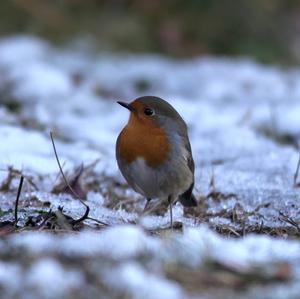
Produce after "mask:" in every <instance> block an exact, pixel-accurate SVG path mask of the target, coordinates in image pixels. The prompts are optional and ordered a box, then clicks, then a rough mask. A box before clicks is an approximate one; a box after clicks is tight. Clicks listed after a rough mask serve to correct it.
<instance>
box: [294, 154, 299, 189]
mask: <svg viewBox="0 0 300 299" xmlns="http://www.w3.org/2000/svg"><path fill="white" fill-rule="evenodd" d="M299 168H300V151H299V159H298V164H297V168H296V172H295V174H294V186H295V187H296V186H297V185H298V184H297V179H298V174H299Z"/></svg>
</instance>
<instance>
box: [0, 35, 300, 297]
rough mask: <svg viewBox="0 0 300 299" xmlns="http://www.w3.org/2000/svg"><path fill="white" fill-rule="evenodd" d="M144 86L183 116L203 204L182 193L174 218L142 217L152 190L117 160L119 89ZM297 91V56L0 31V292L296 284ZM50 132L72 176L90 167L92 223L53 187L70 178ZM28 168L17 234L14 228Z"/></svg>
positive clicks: (218, 291) (196, 292) (257, 292)
mask: <svg viewBox="0 0 300 299" xmlns="http://www.w3.org/2000/svg"><path fill="white" fill-rule="evenodd" d="M146 94H150V95H156V96H160V97H162V98H165V99H167V100H168V101H170V102H171V103H172V104H173V105H174V106H175V107H176V109H177V110H178V111H179V112H180V113H181V115H182V116H183V117H184V119H185V120H186V121H187V123H188V125H189V128H190V139H191V144H192V149H193V155H194V160H195V163H196V184H195V186H196V190H195V195H196V197H197V198H198V199H199V202H200V205H199V207H198V208H196V209H186V210H184V211H183V209H182V207H181V206H180V205H176V207H174V216H175V220H176V222H177V223H176V227H177V228H178V229H177V230H176V231H175V232H171V231H170V229H169V227H168V225H169V215H168V213H167V210H166V207H161V208H160V209H159V210H158V211H154V213H152V214H151V215H147V216H142V215H141V211H142V208H143V205H144V201H143V199H142V198H141V197H140V196H139V195H137V194H135V193H134V192H133V191H131V190H130V188H128V187H127V185H126V184H125V182H124V180H123V179H122V177H121V175H120V173H119V171H118V169H117V165H116V162H115V158H114V146H115V140H116V138H117V135H118V133H119V131H120V130H121V128H122V126H124V124H125V123H126V121H127V118H128V114H127V111H125V110H124V109H122V107H120V106H119V105H117V104H116V101H117V100H122V101H130V100H132V99H134V98H136V97H138V96H140V95H146ZM299 98H300V71H299V70H298V69H288V70H285V69H280V68H278V67H275V66H274V67H272V66H262V65H259V64H256V63H254V62H252V61H248V60H231V59H221V58H218V59H217V58H201V59H194V60H186V61H173V60H170V59H166V58H163V57H159V56H131V55H109V54H105V53H102V54H101V55H100V54H97V53H94V52H93V51H92V50H89V49H86V48H83V47H82V46H80V45H76V46H73V47H70V48H66V49H56V48H54V47H52V46H51V45H48V44H47V43H46V42H44V41H41V40H38V39H36V38H34V37H13V38H9V39H4V40H2V41H0V104H1V106H0V140H1V142H0V156H1V159H0V169H1V171H0V199H1V201H0V235H7V236H6V238H5V239H3V241H1V242H0V257H1V262H0V291H1V292H2V291H3V292H4V294H6V298H16V297H21V296H23V297H24V298H33V297H34V296H35V297H34V298H77V297H78V298H99V296H100V295H99V294H101V295H102V297H103V298H125V297H126V296H127V297H126V298H238V297H239V296H244V298H259V297H262V294H263V295H264V297H263V298H274V294H275V292H276V296H277V297H276V298H298V297H297V296H298V294H299V291H300V276H299V273H300V264H299V263H300V254H299V252H300V250H299V249H300V248H299V246H300V243H299V242H298V239H299V231H300V229H299V228H298V222H299V221H300V216H299V215H300V214H299V210H300V201H299V199H300V189H299V188H296V187H294V182H293V176H294V173H295V170H296V166H297V161H298V156H299V153H298V151H299V150H298V148H299V142H300V100H299ZM50 131H53V132H54V136H55V140H56V147H57V150H58V154H59V157H60V160H61V162H62V163H63V168H64V171H65V172H66V174H67V176H68V177H69V179H70V180H71V181H72V178H73V177H74V176H76V173H78V169H79V168H80V165H81V164H83V165H84V166H83V171H82V174H81V176H80V189H82V190H81V191H82V193H83V195H86V201H85V202H86V203H87V204H88V205H89V207H90V209H91V210H90V214H89V216H90V217H91V218H94V219H97V220H98V222H96V221H95V220H92V219H86V220H85V221H84V223H81V222H80V221H79V222H77V223H76V225H75V222H74V219H75V220H76V219H79V218H80V217H81V216H82V215H83V214H84V211H85V207H84V205H82V204H81V203H80V202H79V201H78V200H76V199H72V197H71V196H70V195H66V194H62V193H60V194H56V193H57V192H59V191H62V190H63V187H62V185H61V183H62V181H61V178H60V175H59V171H58V167H57V164H56V161H55V156H54V154H53V149H52V146H51V141H50V138H49V132H50ZM20 173H22V174H23V175H24V176H25V183H24V186H23V189H22V194H21V197H20V204H19V207H18V212H19V217H20V220H19V222H18V229H17V231H22V233H18V234H11V232H13V231H15V229H14V227H13V226H12V225H11V221H13V212H14V203H15V199H16V192H17V187H18V183H19V179H20ZM78 185H79V184H78ZM78 185H77V187H78ZM54 191H55V193H53V192H54ZM59 206H63V208H64V210H63V211H62V212H60V210H58V207H59ZM50 208H51V213H52V214H51V213H50V212H49V209H50ZM50 216H51V217H50ZM67 216H68V217H71V218H67ZM72 221H73V222H72ZM99 221H100V222H102V223H99ZM130 224H131V225H130ZM49 229H50V231H54V232H56V233H57V234H55V235H53V234H50V233H45V231H47V232H49ZM74 229H75V230H76V232H74ZM30 230H33V231H34V232H29V231H30ZM78 230H79V232H78ZM23 231H24V232H23ZM37 231H38V232H37ZM41 231H42V232H41ZM214 231H216V232H214ZM251 232H255V233H256V235H249V236H246V237H244V238H241V239H234V238H233V237H241V236H243V235H245V234H246V235H248V234H249V233H251ZM220 234H221V235H223V236H221V235H220ZM257 234H263V236H259V235H257ZM271 236H272V237H271ZM291 239H294V240H291ZM87 294H88V295H87ZM100 297H101V296H100ZM102 297H101V298H102Z"/></svg>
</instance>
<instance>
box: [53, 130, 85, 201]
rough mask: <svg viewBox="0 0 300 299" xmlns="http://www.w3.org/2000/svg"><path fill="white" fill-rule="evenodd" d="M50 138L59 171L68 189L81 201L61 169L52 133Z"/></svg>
mask: <svg viewBox="0 0 300 299" xmlns="http://www.w3.org/2000/svg"><path fill="white" fill-rule="evenodd" d="M50 138H51V142H52V146H53V150H54V154H55V158H56V162H57V165H58V167H59V170H60V173H61V175H62V177H63V179H64V181H65V184H66V185H67V187H68V188H69V189H70V190H71V191H72V193H73V194H74V195H75V196H76V197H78V198H79V200H80V196H79V195H78V194H77V193H76V191H75V190H74V189H73V188H72V187H71V185H70V184H69V182H68V180H67V178H66V176H65V174H64V172H63V169H62V167H61V164H60V161H59V159H58V154H57V151H56V147H55V143H54V139H53V134H52V132H50ZM83 204H84V205H86V204H85V203H83Z"/></svg>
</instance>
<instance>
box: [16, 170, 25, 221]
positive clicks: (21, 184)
mask: <svg viewBox="0 0 300 299" xmlns="http://www.w3.org/2000/svg"><path fill="white" fill-rule="evenodd" d="M23 181H24V177H23V176H22V175H21V178H20V183H19V188H18V193H17V197H16V202H15V226H17V223H18V220H19V219H18V205H19V199H20V195H21V191H22V186H23Z"/></svg>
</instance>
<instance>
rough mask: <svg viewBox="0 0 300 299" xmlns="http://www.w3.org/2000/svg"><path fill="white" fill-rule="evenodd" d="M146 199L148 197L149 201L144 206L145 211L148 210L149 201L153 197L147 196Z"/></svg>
mask: <svg viewBox="0 0 300 299" xmlns="http://www.w3.org/2000/svg"><path fill="white" fill-rule="evenodd" d="M146 199H147V202H146V204H145V206H144V210H143V213H144V212H145V211H146V210H147V208H148V206H149V203H150V201H151V198H146Z"/></svg>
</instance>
